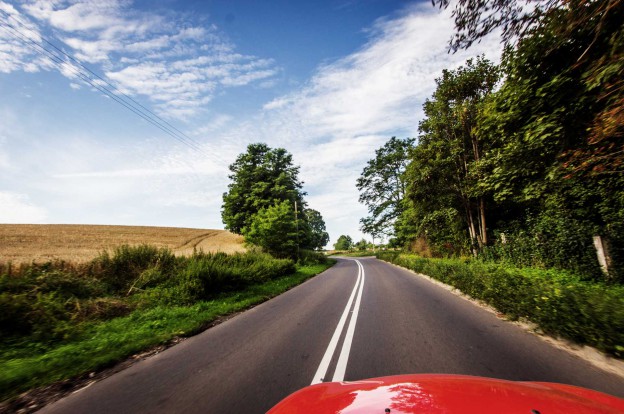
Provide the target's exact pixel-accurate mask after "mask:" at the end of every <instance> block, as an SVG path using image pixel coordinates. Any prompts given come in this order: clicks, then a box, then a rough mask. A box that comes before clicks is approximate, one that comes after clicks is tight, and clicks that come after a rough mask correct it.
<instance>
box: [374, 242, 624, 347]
mask: <svg viewBox="0 0 624 414" xmlns="http://www.w3.org/2000/svg"><path fill="white" fill-rule="evenodd" d="M377 257H378V258H380V259H381V260H385V261H387V262H390V263H394V264H396V265H399V266H402V267H405V268H407V269H410V270H413V271H415V272H418V273H423V274H426V275H428V276H431V277H433V278H435V279H437V280H440V281H441V282H444V283H446V284H448V285H451V286H453V287H455V288H457V289H459V290H460V291H462V292H464V293H465V294H468V295H470V296H471V297H473V298H475V299H481V300H483V301H485V302H486V303H488V304H490V305H492V306H494V307H495V308H496V309H498V310H499V311H501V312H503V313H504V314H506V315H507V316H508V317H509V318H510V319H519V318H526V319H528V320H530V321H532V322H534V323H536V324H537V325H538V326H539V327H540V328H541V329H542V330H543V331H544V332H547V333H550V334H553V335H559V336H561V337H564V338H568V339H571V340H573V341H575V342H577V343H580V344H587V345H591V346H594V347H596V348H598V349H600V350H602V351H605V352H608V353H610V354H612V355H615V356H617V357H624V286H612V285H606V284H602V283H592V282H586V281H581V280H580V278H578V277H575V276H574V275H571V274H567V273H565V272H561V271H555V270H543V269H532V268H524V269H518V268H512V267H508V266H504V265H500V264H490V263H484V262H481V261H476V260H460V259H425V258H422V257H418V256H414V255H407V254H397V253H393V252H381V253H379V254H378V255H377Z"/></svg>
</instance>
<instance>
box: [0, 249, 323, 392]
mask: <svg viewBox="0 0 624 414" xmlns="http://www.w3.org/2000/svg"><path fill="white" fill-rule="evenodd" d="M332 263H333V262H332V261H331V260H329V259H327V258H325V256H323V255H320V254H316V253H311V252H308V253H307V254H306V255H305V257H304V258H303V259H302V260H300V261H299V262H295V261H294V260H292V259H288V258H275V257H273V256H271V255H269V254H267V253H262V252H254V251H251V252H247V253H235V254H230V255H228V254H225V253H202V252H195V253H194V254H193V255H192V256H189V257H176V256H174V254H173V253H172V252H171V251H170V250H168V249H165V248H156V247H153V246H148V245H140V246H127V245H125V246H121V247H119V248H117V249H116V250H115V251H114V252H111V253H109V252H104V253H102V254H100V256H98V257H97V258H96V259H94V260H92V261H90V262H87V263H83V264H71V263H67V262H62V261H59V262H51V263H44V264H32V265H22V266H19V267H14V266H11V265H10V264H3V265H0V309H2V313H0V399H2V400H4V399H7V398H11V397H14V396H16V395H17V394H18V393H19V392H22V391H25V390H28V389H30V388H33V387H38V386H42V385H46V384H50V383H52V382H54V381H58V380H63V379H66V378H70V377H74V376H77V375H80V374H83V373H86V372H90V371H93V370H98V369H101V368H104V367H108V366H111V365H113V364H115V363H116V362H118V361H120V360H122V359H124V358H127V357H128V356H130V355H132V354H134V353H137V352H140V351H143V350H145V349H147V348H149V347H152V346H156V345H159V344H163V343H167V342H168V341H170V340H172V339H173V338H175V337H178V336H190V335H193V334H195V333H197V332H199V331H201V330H202V329H204V328H205V327H206V326H208V324H210V322H212V321H214V320H215V319H217V318H218V317H220V316H224V315H227V314H230V313H233V312H237V311H240V310H243V309H246V308H248V307H250V306H252V305H254V304H257V303H260V302H262V301H265V300H267V299H269V298H271V297H274V296H276V295H279V294H280V293H282V292H284V291H286V290H288V289H289V288H291V287H293V286H295V285H297V284H299V283H301V282H303V281H305V280H306V279H308V278H309V277H311V276H313V275H315V274H318V273H320V272H322V271H323V270H325V269H326V268H328V267H329V266H331V264H332Z"/></svg>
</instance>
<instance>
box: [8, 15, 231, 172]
mask: <svg viewBox="0 0 624 414" xmlns="http://www.w3.org/2000/svg"><path fill="white" fill-rule="evenodd" d="M0 15H1V16H4V17H5V19H6V20H5V23H4V24H3V22H2V21H0V27H2V28H4V29H5V30H7V31H8V34H9V35H10V36H12V37H13V38H14V39H16V40H18V41H21V42H23V43H25V44H26V45H27V46H29V47H30V48H32V49H33V50H35V52H37V53H39V54H41V55H43V56H44V57H47V58H50V59H51V61H52V63H53V64H54V65H55V66H57V67H58V68H59V69H60V70H61V71H62V70H64V69H65V70H70V71H71V72H72V73H73V74H74V75H76V76H77V77H79V78H80V79H81V80H83V81H84V82H85V83H87V84H88V85H90V86H91V87H93V88H94V89H96V90H98V91H100V92H101V93H103V94H104V95H105V96H107V97H109V98H111V99H113V100H114V101H115V102H117V103H119V104H120V105H122V106H124V107H125V108H126V109H128V110H130V111H132V112H133V113H135V114H136V115H138V116H139V117H141V118H142V119H144V120H145V121H147V122H149V123H151V124H152V125H154V126H156V127H157V128H159V129H160V130H162V131H163V132H165V133H166V134H168V135H170V136H171V137H173V138H174V139H176V140H177V141H179V142H180V143H182V144H184V145H186V146H188V147H189V148H191V149H193V150H195V151H197V152H200V153H202V154H203V155H206V156H208V157H210V158H213V159H215V158H216V159H217V160H218V161H220V162H224V160H223V159H221V157H218V156H216V154H207V153H205V152H204V151H203V150H202V148H201V147H200V144H199V143H198V142H197V141H195V140H194V139H193V138H191V137H189V136H188V135H187V134H185V133H184V132H182V131H180V130H179V129H178V128H176V127H175V126H173V125H171V123H169V122H168V121H166V120H165V119H163V118H162V117H160V116H158V115H157V114H155V113H154V112H152V111H151V110H149V109H148V108H146V107H145V106H144V105H142V104H141V103H139V102H137V101H136V100H135V99H134V98H132V97H130V96H129V95H127V94H126V93H124V92H122V91H119V89H118V88H117V87H116V86H115V85H113V84H111V83H110V82H109V81H108V80H106V79H104V78H102V77H101V76H100V75H98V74H97V73H95V72H93V71H92V70H91V69H89V68H88V67H87V66H85V65H84V64H82V62H80V61H79V60H78V59H76V58H74V57H73V56H71V55H70V54H68V53H67V52H65V51H63V50H62V49H60V48H59V47H57V46H56V45H54V44H53V43H52V42H50V41H49V40H47V39H46V38H45V37H44V36H42V35H41V34H39V33H37V32H35V31H34V30H32V29H30V28H29V27H27V26H26V25H25V24H24V23H23V22H21V21H20V20H19V19H17V18H16V17H15V16H12V15H11V14H9V13H7V12H6V11H4V10H1V9H0ZM8 19H13V20H14V21H16V22H17V23H18V24H19V25H20V26H21V27H23V28H25V29H26V30H28V31H30V32H32V33H34V34H36V35H37V37H39V38H41V39H42V41H43V42H45V43H46V44H48V45H50V46H51V47H52V48H54V49H55V50H56V51H58V53H60V54H61V56H59V55H58V54H56V53H54V52H53V51H51V50H50V49H48V48H46V47H45V46H43V45H42V44H39V43H38V42H36V41H34V40H33V39H31V38H29V37H28V36H26V35H25V34H24V33H23V32H22V31H20V30H19V29H18V28H17V27H15V26H13V25H11V24H9V23H8ZM63 57H65V58H66V59H64V58H63ZM72 63H75V64H72ZM76 65H77V66H76ZM85 71H86V72H85ZM92 76H93V77H95V79H94V78H93V77H92ZM102 83H103V84H104V85H107V86H108V87H106V86H104V85H102ZM116 91H118V92H116ZM120 95H121V96H120ZM124 98H125V99H124Z"/></svg>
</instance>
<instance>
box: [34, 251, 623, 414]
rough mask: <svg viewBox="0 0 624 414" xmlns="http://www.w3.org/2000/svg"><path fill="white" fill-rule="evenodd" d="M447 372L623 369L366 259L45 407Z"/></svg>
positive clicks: (263, 401) (279, 394)
mask: <svg viewBox="0 0 624 414" xmlns="http://www.w3.org/2000/svg"><path fill="white" fill-rule="evenodd" d="M407 373H452V374H467V375H479V376H487V377H494V378H502V379H510V380H523V381H552V382H562V383H567V384H573V385H579V386H583V387H587V388H592V389H596V390H599V391H603V392H607V393H610V394H613V395H617V396H620V397H624V379H623V378H622V377H619V376H616V375H613V374H609V373H606V372H604V371H601V370H600V369H598V368H596V367H594V366H592V365H591V364H589V363H588V362H586V361H584V360H582V359H580V358H578V357H576V356H573V355H571V354H569V353H567V352H565V351H563V350H560V349H557V348H554V347H552V346H551V345H549V344H548V343H547V342H545V341H544V340H542V339H541V338H539V337H537V336H535V335H533V334H530V333H527V332H525V331H524V330H522V329H521V328H519V327H517V326H516V325H514V324H511V323H508V322H506V321H503V320H501V319H499V318H497V317H496V315H494V314H492V313H491V312H488V311H486V310H484V309H482V308H480V307H478V306H476V305H474V304H473V303H471V302H469V301H467V300H465V299H463V298H461V297H458V296H457V295H454V294H453V293H451V292H449V291H448V290H446V289H444V288H442V287H440V286H438V285H436V284H434V283H431V282H430V281H429V280H427V279H426V278H422V277H419V276H417V275H414V274H413V273H411V272H408V271H406V270H403V269H400V268H397V267H395V266H392V265H389V264H386V263H384V262H381V261H378V260H376V259H372V258H362V259H357V260H355V259H340V260H339V261H338V263H337V264H336V265H335V266H334V267H333V268H331V269H329V270H328V271H326V272H325V273H323V274H321V275H319V276H317V277H315V278H313V279H311V280H309V281H307V282H306V283H303V284H302V285H300V286H298V287H296V288H294V289H292V290H290V291H288V292H286V293H285V294H283V295H281V296H279V297H277V298H274V299H272V300H270V301H268V302H265V303H263V304H262V305H259V306H257V307H256V308H254V309H251V310H249V311H247V312H245V313H242V314H240V315H238V316H236V317H234V318H232V319H230V320H228V321H226V322H224V323H223V324H221V325H218V326H216V327H214V328H212V329H209V330H207V331H205V332H203V333H202V334H200V335H197V336H195V337H192V338H189V339H188V340H186V341H184V342H182V343H180V344H178V345H176V346H174V347H172V348H169V349H168V350H166V351H164V352H162V353H160V354H158V355H155V356H153V357H150V358H148V359H146V360H144V361H141V362H139V363H137V364H135V365H133V366H131V367H130V368H128V369H126V370H124V371H122V372H120V373H118V374H115V375H113V376H111V377H109V378H107V379H105V380H102V381H100V382H97V383H95V384H93V385H91V386H89V387H87V388H85V389H83V390H81V391H78V392H76V393H74V394H72V395H70V396H68V397H66V398H64V399H62V400H60V401H58V402H56V403H55V404H52V405H49V406H47V407H46V408H44V409H43V410H42V412H44V413H65V414H66V413H90V414H96V413H115V414H121V413H139V412H149V413H264V412H265V411H267V410H268V409H269V408H270V407H271V406H273V405H274V404H276V403H277V402H278V401H280V400H281V399H282V398H284V397H285V396H287V395H288V394H290V393H292V392H294V391H296V390H298V389H300V388H303V387H305V386H307V385H310V384H312V383H316V382H320V381H329V380H347V381H348V380H358V379H364V378H371V377H377V376H384V375H394V374H407Z"/></svg>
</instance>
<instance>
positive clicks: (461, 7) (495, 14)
mask: <svg viewBox="0 0 624 414" xmlns="http://www.w3.org/2000/svg"><path fill="white" fill-rule="evenodd" d="M432 2H433V4H434V5H438V6H439V7H441V8H446V7H448V6H449V4H450V1H449V0H432ZM453 16H454V18H455V29H456V32H455V35H454V37H453V39H452V40H451V42H450V49H451V50H453V51H457V50H459V49H465V48H468V47H470V46H471V45H472V44H473V43H474V42H475V41H479V40H480V39H481V38H483V37H484V36H486V35H488V34H490V33H491V32H492V31H494V30H495V29H496V28H499V27H502V28H503V34H502V36H503V41H504V42H505V43H506V45H507V46H511V45H512V43H513V42H514V40H515V41H516V42H517V45H518V46H519V47H520V46H522V42H523V41H526V40H528V41H529V42H530V43H533V44H535V43H539V42H538V41H539V37H540V36H546V38H547V39H548V44H545V43H542V46H543V47H541V48H540V49H539V50H538V54H539V56H540V57H545V58H546V59H547V60H548V59H551V58H555V59H557V58H560V60H559V61H558V62H557V66H558V67H560V68H561V69H562V70H563V71H570V72H576V73H580V74H581V77H580V78H579V79H580V80H581V82H580V85H579V86H580V88H578V89H577V90H576V91H580V92H582V93H583V94H584V95H587V94H589V95H590V96H591V104H592V105H591V107H589V106H588V107H587V108H586V109H587V110H588V114H591V115H592V117H591V122H590V123H589V125H588V126H587V131H588V133H587V134H584V138H585V139H584V140H583V142H582V143H581V145H578V146H577V147H576V148H572V149H569V150H568V152H567V153H566V154H565V155H566V168H568V169H570V170H571V172H572V173H580V174H581V175H584V174H586V173H589V174H593V175H602V174H605V175H611V174H623V173H624V139H623V138H624V82H622V81H621V79H622V76H623V74H624V26H623V25H622V21H624V1H623V0H602V1H595V0H533V1H519V0H492V1H487V2H483V1H474V0H459V1H458V2H457V3H456V6H455V9H454V11H453ZM522 47H523V48H524V49H526V48H527V47H526V45H524V46H522ZM510 49H513V48H511V47H510Z"/></svg>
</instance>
